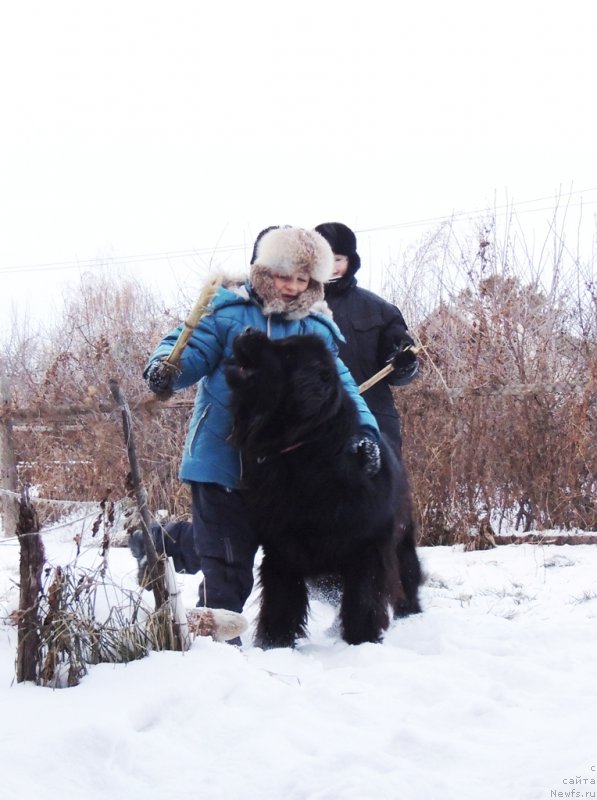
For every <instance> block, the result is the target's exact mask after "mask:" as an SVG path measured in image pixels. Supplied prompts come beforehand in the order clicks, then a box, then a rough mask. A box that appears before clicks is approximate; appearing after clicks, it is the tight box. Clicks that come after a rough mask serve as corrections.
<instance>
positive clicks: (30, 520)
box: [16, 492, 46, 683]
mask: <svg viewBox="0 0 597 800" xmlns="http://www.w3.org/2000/svg"><path fill="white" fill-rule="evenodd" d="M16 533H17V536H18V537H19V544H20V548H21V556H20V569H19V572H20V595H19V616H18V634H17V681H18V682H19V683H22V682H23V681H37V678H38V674H39V667H40V665H39V663H38V662H39V655H40V653H39V649H40V638H39V625H40V620H39V598H40V594H41V589H42V582H41V575H42V570H43V566H44V562H45V560H46V556H45V552H44V545H43V542H42V539H41V536H40V535H39V521H38V518H37V513H36V511H35V508H34V506H33V503H32V502H31V499H30V498H29V494H28V493H27V492H25V493H24V494H23V496H22V498H21V500H20V501H19V519H18V522H17V529H16Z"/></svg>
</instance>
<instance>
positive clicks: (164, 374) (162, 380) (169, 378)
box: [145, 360, 179, 400]
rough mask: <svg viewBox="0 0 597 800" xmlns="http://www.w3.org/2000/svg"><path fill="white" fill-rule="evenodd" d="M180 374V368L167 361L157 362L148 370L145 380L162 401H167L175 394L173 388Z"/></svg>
mask: <svg viewBox="0 0 597 800" xmlns="http://www.w3.org/2000/svg"><path fill="white" fill-rule="evenodd" d="M178 372H179V370H178V368H177V367H175V366H173V365H172V364H169V363H168V362H167V361H161V360H157V361H154V362H153V363H152V364H150V365H149V367H148V368H147V372H146V373H145V380H146V381H147V385H148V386H149V388H150V389H151V391H152V392H153V393H154V394H157V396H158V397H159V398H160V399H161V400H167V399H168V398H169V397H171V396H172V395H173V393H174V390H173V389H172V386H173V384H174V381H175V379H176V376H177V375H178Z"/></svg>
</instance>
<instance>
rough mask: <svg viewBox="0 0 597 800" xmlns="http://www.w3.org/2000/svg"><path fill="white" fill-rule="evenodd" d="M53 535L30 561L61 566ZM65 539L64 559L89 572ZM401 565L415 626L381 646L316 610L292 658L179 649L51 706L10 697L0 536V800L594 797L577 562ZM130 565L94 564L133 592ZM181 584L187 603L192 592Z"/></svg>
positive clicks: (89, 682) (10, 591)
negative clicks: (413, 576)
mask: <svg viewBox="0 0 597 800" xmlns="http://www.w3.org/2000/svg"><path fill="white" fill-rule="evenodd" d="M72 535H73V531H72V530H69V529H68V528H67V529H64V528H63V529H58V531H55V532H47V533H46V534H45V536H44V539H45V544H46V549H47V554H48V558H49V560H50V561H52V562H53V563H61V564H66V563H68V562H69V561H71V559H72V558H73V556H74V545H73V544H72V541H71V540H72ZM85 541H86V544H85V552H84V555H83V557H82V558H83V561H84V562H86V563H93V562H95V563H99V560H100V559H99V554H98V543H97V542H95V541H90V540H89V539H86V540H85ZM421 558H422V561H423V564H424V568H425V571H426V573H427V582H426V584H425V586H424V587H423V589H422V601H423V606H424V613H423V614H421V615H419V616H417V617H413V618H410V619H407V620H402V621H398V622H396V623H394V624H393V625H392V627H391V629H390V631H389V632H388V634H387V635H386V638H385V641H384V642H383V644H377V645H372V644H365V645H361V646H358V647H354V646H348V645H346V644H344V643H343V642H342V641H338V640H337V639H334V638H333V637H330V636H329V635H328V634H327V633H326V630H327V629H328V628H329V626H330V625H331V623H332V621H333V610H332V609H331V608H330V607H329V606H327V605H326V604H324V603H321V602H314V603H313V616H312V622H311V638H310V640H308V641H304V642H302V643H301V644H300V645H299V646H298V647H297V648H296V649H295V650H273V651H268V652H263V651H261V650H259V649H256V648H253V647H252V645H251V638H250V635H247V636H246V637H245V642H244V646H243V648H242V650H240V649H237V648H235V647H232V646H230V645H226V644H218V643H215V642H213V641H211V640H208V639H196V640H195V642H194V644H193V646H192V648H191V650H190V651H189V652H187V653H184V654H180V653H174V652H166V653H152V654H151V655H150V656H149V657H147V658H144V659H142V660H140V661H135V662H132V663H129V664H127V665H112V664H103V665H99V666H94V667H91V668H90V671H89V674H88V675H87V676H86V677H85V678H84V679H83V680H82V682H81V683H80V685H79V686H77V687H74V688H70V689H61V690H51V689H48V688H42V687H37V686H35V685H33V684H16V683H15V682H14V660H15V651H16V630H15V629H14V628H12V627H10V626H9V625H8V624H7V617H8V613H9V612H10V611H11V610H12V609H14V608H15V607H16V605H17V595H18V589H17V587H16V581H17V580H18V560H19V548H18V543H17V542H16V541H15V540H10V539H9V540H6V539H0V709H1V720H2V724H1V728H0V785H1V789H2V796H3V797H7V798H10V797H17V796H18V797H23V798H31V797H36V796H39V795H41V794H42V793H43V794H44V795H47V796H51V797H59V798H61V800H75V798H76V799H77V800H79V798H85V800H100V798H101V800H105V799H106V798H111V800H119V799H120V798H123V800H124V798H126V800H158V798H159V800H163V799H164V798H176V800H185V799H186V798H202V800H220V799H221V798H226V800H241V799H242V800H378V799H379V798H384V800H385V799H386V798H387V799H388V800H498V798H499V800H505V799H506V798H513V799H515V800H547V798H552V797H597V713H596V709H597V682H596V680H595V662H596V660H597V659H596V657H597V637H596V625H597V547H595V546H593V545H576V546H569V545H565V546H561V547H557V546H553V545H551V546H537V545H509V546H502V547H499V548H497V549H494V550H489V551H483V552H464V551H463V550H462V549H461V548H459V547H454V548H451V547H437V548H423V549H422V550H421ZM134 567H135V564H134V561H133V559H132V557H131V556H130V554H129V552H128V550H127V549H125V548H113V549H112V551H111V553H110V571H111V578H112V580H113V581H114V582H115V583H120V584H122V585H123V586H125V587H129V588H133V587H134V586H135V569H134ZM181 580H182V581H183V583H182V585H183V591H184V597H185V602H186V604H187V605H188V606H193V605H194V601H195V596H196V590H197V584H198V577H197V576H185V577H184V578H183V579H181ZM145 596H146V598H150V595H148V594H147V593H146V595H145ZM255 612H256V606H255V596H254V597H253V598H252V602H251V604H250V606H249V609H248V614H247V615H248V616H249V618H250V619H253V618H254V616H255Z"/></svg>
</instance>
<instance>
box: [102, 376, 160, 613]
mask: <svg viewBox="0 0 597 800" xmlns="http://www.w3.org/2000/svg"><path fill="white" fill-rule="evenodd" d="M109 386H110V392H111V394H112V397H113V398H114V400H115V401H116V404H117V405H118V407H119V408H120V410H121V412H122V427H123V432H124V443H125V445H126V449H127V454H128V458H129V465H130V468H131V483H132V485H133V488H134V491H135V499H136V501H137V508H138V509H139V514H140V516H141V528H142V531H143V544H144V545H145V553H146V554H147V566H148V569H149V582H150V586H151V589H152V591H153V596H154V598H155V607H156V610H157V609H159V608H161V607H162V606H164V605H166V604H167V603H168V590H167V588H166V580H165V570H164V564H163V561H162V560H161V559H159V558H158V554H157V552H156V549H155V545H154V543H153V539H152V536H151V515H150V513H149V508H148V506H147V491H146V490H145V487H144V486H143V482H142V480H141V470H140V468H139V460H138V459H137V448H136V447H135V440H134V438H133V418H132V416H131V411H130V408H129V406H128V403H127V402H126V399H125V397H124V394H123V393H122V389H121V388H120V385H119V384H118V381H115V380H113V379H112V380H110V381H109Z"/></svg>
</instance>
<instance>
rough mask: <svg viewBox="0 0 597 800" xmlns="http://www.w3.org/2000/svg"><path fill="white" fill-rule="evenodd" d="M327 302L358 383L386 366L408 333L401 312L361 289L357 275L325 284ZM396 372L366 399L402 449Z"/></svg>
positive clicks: (344, 356) (344, 357)
mask: <svg viewBox="0 0 597 800" xmlns="http://www.w3.org/2000/svg"><path fill="white" fill-rule="evenodd" d="M325 299H326V301H327V303H328V305H329V307H330V308H331V310H332V312H333V314H334V322H335V323H336V325H337V326H338V327H339V328H340V330H341V331H342V333H343V334H344V338H345V339H346V344H340V353H339V355H340V358H341V359H342V361H344V363H345V364H346V366H347V367H348V369H349V370H350V372H351V373H352V376H353V378H354V379H355V381H356V383H357V384H361V383H363V382H364V381H366V380H367V379H368V378H370V377H371V376H372V375H374V374H375V373H376V372H378V371H379V370H380V369H382V368H383V367H385V365H386V363H387V361H388V359H389V358H390V356H391V354H392V353H393V351H394V350H395V349H396V348H397V347H398V346H399V345H400V343H401V341H402V340H403V339H404V336H405V334H406V331H407V326H406V322H405V321H404V317H403V316H402V314H401V313H400V311H399V310H398V309H397V308H396V306H393V305H392V304H391V303H388V302H387V301H386V300H384V299H383V298H381V297H379V296H378V295H376V294H374V293H373V292H370V291H368V290H367V289H362V288H361V287H360V286H358V285H357V281H356V278H355V277H354V275H350V274H347V275H344V276H343V277H342V278H340V279H339V280H337V281H334V282H332V283H328V284H326V287H325ZM392 376H394V373H392V372H391V373H390V374H389V375H388V377H387V378H384V379H383V380H381V381H379V382H378V383H376V384H375V385H374V386H372V387H371V388H370V389H368V390H367V391H366V392H365V393H364V395H363V397H364V399H365V400H366V402H367V405H368V406H369V408H370V409H371V411H372V412H373V414H374V416H375V418H376V419H377V422H378V424H379V427H380V429H381V431H382V433H385V434H386V435H387V436H389V438H390V439H391V440H392V442H393V443H394V445H395V446H396V448H397V450H398V452H399V451H400V447H401V441H402V439H401V434H400V418H399V416H398V412H397V411H396V407H395V405H394V398H393V397H392V392H391V390H390V386H391V385H392V383H393V382H394V383H400V381H399V380H397V379H396V378H395V377H394V378H393V377H392Z"/></svg>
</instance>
